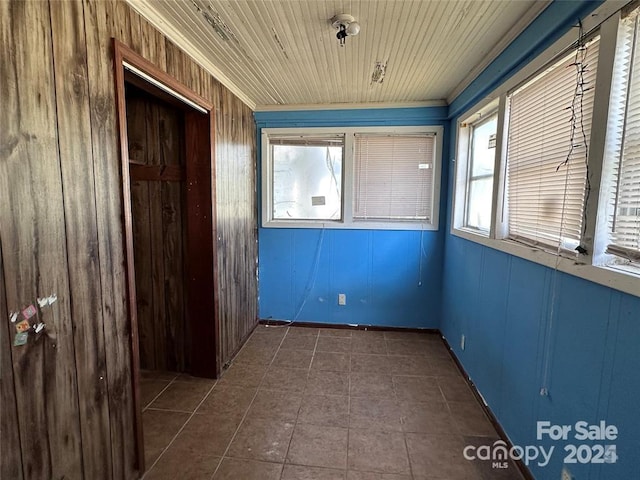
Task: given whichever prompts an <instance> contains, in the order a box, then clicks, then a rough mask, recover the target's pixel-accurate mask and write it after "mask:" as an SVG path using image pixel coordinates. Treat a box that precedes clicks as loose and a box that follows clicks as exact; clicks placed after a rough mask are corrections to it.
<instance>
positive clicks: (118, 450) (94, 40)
mask: <svg viewBox="0 0 640 480" xmlns="http://www.w3.org/2000/svg"><path fill="white" fill-rule="evenodd" d="M116 9H117V5H116V2H115V1H111V0H88V1H85V2H84V17H85V32H86V39H87V52H88V55H87V69H88V72H89V104H90V106H91V119H90V120H91V137H92V147H93V148H92V150H93V165H94V181H95V188H96V205H97V206H98V208H97V209H96V222H97V229H98V249H99V251H100V285H101V288H102V312H103V319H104V330H105V365H106V368H107V381H108V395H109V407H110V408H109V423H110V430H111V454H112V455H111V458H112V473H113V476H112V478H113V479H114V480H116V479H132V478H136V477H137V475H136V432H135V430H134V425H135V424H134V421H133V414H134V398H133V390H132V388H131V385H132V377H131V368H132V358H131V348H130V345H131V340H130V334H131V331H130V326H129V318H128V308H127V284H126V274H125V272H126V270H125V250H124V237H123V225H122V211H123V207H122V189H121V178H120V162H119V153H118V149H119V146H118V134H117V129H116V127H117V125H116V109H115V103H116V101H115V89H114V73H113V50H112V41H111V37H112V36H117V32H116V30H117V28H116ZM103 478H107V477H106V476H105V477H103Z"/></svg>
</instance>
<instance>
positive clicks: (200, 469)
mask: <svg viewBox="0 0 640 480" xmlns="http://www.w3.org/2000/svg"><path fill="white" fill-rule="evenodd" d="M219 462H220V457H216V456H213V455H207V454H203V453H202V452H200V451H198V450H195V451H183V450H181V449H179V448H174V445H171V446H170V447H169V449H168V450H167V451H166V452H164V453H163V454H162V457H160V459H159V460H158V463H156V464H155V465H154V466H153V468H151V469H150V470H149V471H148V472H147V473H146V474H145V476H144V480H176V479H178V478H179V479H180V480H210V479H211V476H212V475H213V472H214V471H215V470H216V467H217V466H218V463H219ZM149 466H150V465H149Z"/></svg>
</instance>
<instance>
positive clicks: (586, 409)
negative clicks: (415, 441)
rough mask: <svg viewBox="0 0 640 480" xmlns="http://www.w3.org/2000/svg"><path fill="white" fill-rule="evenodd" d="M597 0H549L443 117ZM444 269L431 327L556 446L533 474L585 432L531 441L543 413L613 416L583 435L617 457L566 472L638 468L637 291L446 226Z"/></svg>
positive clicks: (504, 410)
mask: <svg viewBox="0 0 640 480" xmlns="http://www.w3.org/2000/svg"><path fill="white" fill-rule="evenodd" d="M600 3H601V2H569V1H555V2H553V3H552V4H551V5H550V6H549V7H548V8H547V9H546V10H545V11H544V12H542V14H541V15H540V16H539V17H538V18H537V19H536V20H535V21H534V22H533V23H532V25H531V26H530V27H529V28H528V29H527V30H526V31H525V32H524V33H523V34H522V35H520V36H519V37H518V38H517V39H516V40H515V41H514V42H513V43H512V44H511V45H510V46H509V47H508V48H507V50H505V52H504V53H503V54H502V55H500V57H498V58H497V59H496V60H495V61H494V62H493V63H492V64H491V65H490V66H489V67H488V68H487V69H486V70H485V71H484V72H483V73H482V74H481V75H480V76H479V77H478V78H477V79H476V80H475V81H474V82H473V83H472V84H471V86H470V87H469V88H468V89H467V90H465V91H464V92H463V93H462V94H461V95H460V96H459V97H458V98H456V99H455V100H454V102H453V103H452V104H451V106H450V111H449V113H450V117H452V125H455V124H456V121H457V120H458V118H457V117H456V116H457V115H459V114H460V113H461V112H463V111H464V110H466V109H468V108H471V107H472V104H473V103H474V102H476V101H478V100H479V99H481V98H482V97H483V96H485V95H486V94H488V93H490V91H491V90H492V89H493V88H495V87H496V86H497V85H499V84H500V83H501V82H503V81H504V80H505V79H506V78H507V77H509V76H511V75H512V74H513V73H515V72H516V71H517V70H518V69H520V68H521V67H522V66H524V65H525V64H526V63H527V62H529V61H530V60H531V59H533V58H535V56H536V55H537V54H538V53H540V52H541V51H542V50H543V49H544V48H546V47H547V46H549V45H550V44H551V43H552V42H553V41H554V40H555V39H557V38H558V37H559V36H560V35H562V34H563V33H564V32H566V31H567V30H569V29H570V28H571V26H572V25H573V24H575V23H576V20H577V19H578V18H580V17H583V16H585V15H586V14H588V13H589V12H590V11H591V10H592V9H594V8H595V7H596V6H597V5H598V4H600ZM450 140H451V144H450V149H451V151H454V150H453V148H454V147H455V132H452V134H451V139H450ZM452 181H453V178H452V175H450V178H449V183H448V186H449V188H448V190H449V192H448V199H449V200H448V205H451V185H452ZM447 213H448V219H447V224H449V222H450V214H451V212H450V211H448V212H447ZM443 274H444V280H443V296H442V321H441V330H442V332H443V334H444V335H445V337H446V338H447V340H448V341H449V343H450V345H451V346H452V347H453V350H454V353H455V355H456V356H457V357H458V359H459V360H460V362H461V363H462V365H463V366H464V368H465V369H466V371H467V372H468V373H469V375H470V377H471V379H472V381H473V382H474V383H475V385H476V387H477V388H478V390H479V392H480V393H481V394H482V396H483V397H484V398H485V400H486V402H487V404H488V405H489V407H490V409H491V411H492V412H493V413H494V415H495V416H496V417H497V419H498V421H499V422H500V424H501V425H502V427H503V428H504V430H505V431H506V433H507V435H508V436H509V438H510V439H511V440H512V441H513V443H514V444H516V445H521V446H525V445H543V446H545V448H547V449H548V448H550V447H551V446H554V447H555V451H554V453H553V455H552V459H551V462H550V464H549V465H547V466H546V467H541V466H539V465H537V463H536V462H534V463H532V464H530V465H529V468H530V469H531V471H532V473H533V474H534V476H535V478H538V479H549V480H557V479H559V478H560V475H561V470H562V467H563V460H564V457H565V455H566V452H565V451H564V447H565V446H566V445H567V444H569V443H573V444H576V445H579V444H581V443H585V442H579V441H575V440H573V441H567V442H562V441H558V442H552V441H549V440H548V439H545V440H544V441H541V442H540V441H538V440H537V439H536V422H537V421H544V420H547V421H550V422H551V423H552V424H559V425H572V426H573V425H575V423H576V422H578V421H581V420H584V421H587V422H589V423H594V424H595V423H598V422H599V421H601V420H604V421H606V422H607V423H608V424H613V425H616V426H617V427H618V429H619V432H620V433H619V437H618V439H617V440H616V441H613V442H612V441H606V442H598V441H595V442H591V443H593V444H597V443H602V444H615V445H616V447H617V455H618V460H617V462H616V463H614V464H596V465H593V464H590V465H584V464H580V463H577V464H568V465H566V467H567V468H568V470H569V472H570V473H571V474H572V475H573V478H575V479H602V480H605V479H606V480H608V479H612V480H613V479H622V478H640V464H639V463H638V462H637V460H636V458H637V454H638V452H639V451H640V429H639V427H640V408H638V407H637V406H636V405H637V404H638V401H639V400H640V375H639V374H638V372H640V348H639V343H640V298H638V297H634V296H631V295H627V294H624V293H621V292H619V291H616V290H613V289H610V288H607V287H605V286H602V285H598V284H595V283H592V282H589V281H586V280H583V279H581V278H578V277H575V276H572V275H568V274H564V273H561V272H556V271H554V270H553V269H550V268H547V267H544V266H541V265H538V264H536V263H532V262H530V261H527V260H524V259H521V258H519V257H515V256H511V255H508V254H506V253H503V252H500V251H497V250H494V249H491V248H487V247H484V246H482V245H480V244H477V243H474V242H470V241H468V240H465V239H462V238H459V237H456V236H453V235H450V234H449V233H447V234H446V238H445V257H444V270H443ZM462 335H465V348H464V350H463V349H462V348H461V336H462ZM542 388H547V389H548V395H541V393H540V392H541V389H542ZM572 438H573V437H572V436H570V439H572ZM586 443H587V444H590V443H589V442H586Z"/></svg>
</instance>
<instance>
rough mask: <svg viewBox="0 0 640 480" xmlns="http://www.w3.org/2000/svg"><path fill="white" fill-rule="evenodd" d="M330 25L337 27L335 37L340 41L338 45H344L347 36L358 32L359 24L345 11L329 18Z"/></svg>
mask: <svg viewBox="0 0 640 480" xmlns="http://www.w3.org/2000/svg"><path fill="white" fill-rule="evenodd" d="M331 25H332V26H333V28H337V29H338V33H337V35H336V37H337V38H338V40H339V42H340V46H341V47H344V42H345V39H346V38H347V37H353V36H355V35H358V33H360V24H359V23H358V22H356V19H355V18H353V17H352V16H351V15H348V14H346V13H341V14H339V15H335V16H334V17H333V18H332V19H331Z"/></svg>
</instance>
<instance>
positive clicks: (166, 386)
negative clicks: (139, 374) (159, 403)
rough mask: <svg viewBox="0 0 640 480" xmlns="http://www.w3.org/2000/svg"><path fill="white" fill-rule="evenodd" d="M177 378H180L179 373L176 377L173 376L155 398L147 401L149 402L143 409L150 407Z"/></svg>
mask: <svg viewBox="0 0 640 480" xmlns="http://www.w3.org/2000/svg"><path fill="white" fill-rule="evenodd" d="M176 378H178V375H176V376H175V377H173V378H172V379H171V380H170V381H169V383H167V384H166V385H165V387H164V388H163V389H162V390H160V392H159V393H158V394H157V395H156V396H155V397H153V398H152V399H151V401H150V402H149V403H147V404H146V405H145V406H144V407H143V408H142V411H143V412H144V411H146V410H147V409H148V408H149V406H150V405H151V404H152V403H153V402H155V401H156V400H157V399H158V397H160V395H162V394H163V393H164V392H165V391H166V390H167V388H169V387H170V386H171V385H173V383H174V382H175V381H176ZM140 380H141V379H138V383H140Z"/></svg>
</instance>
